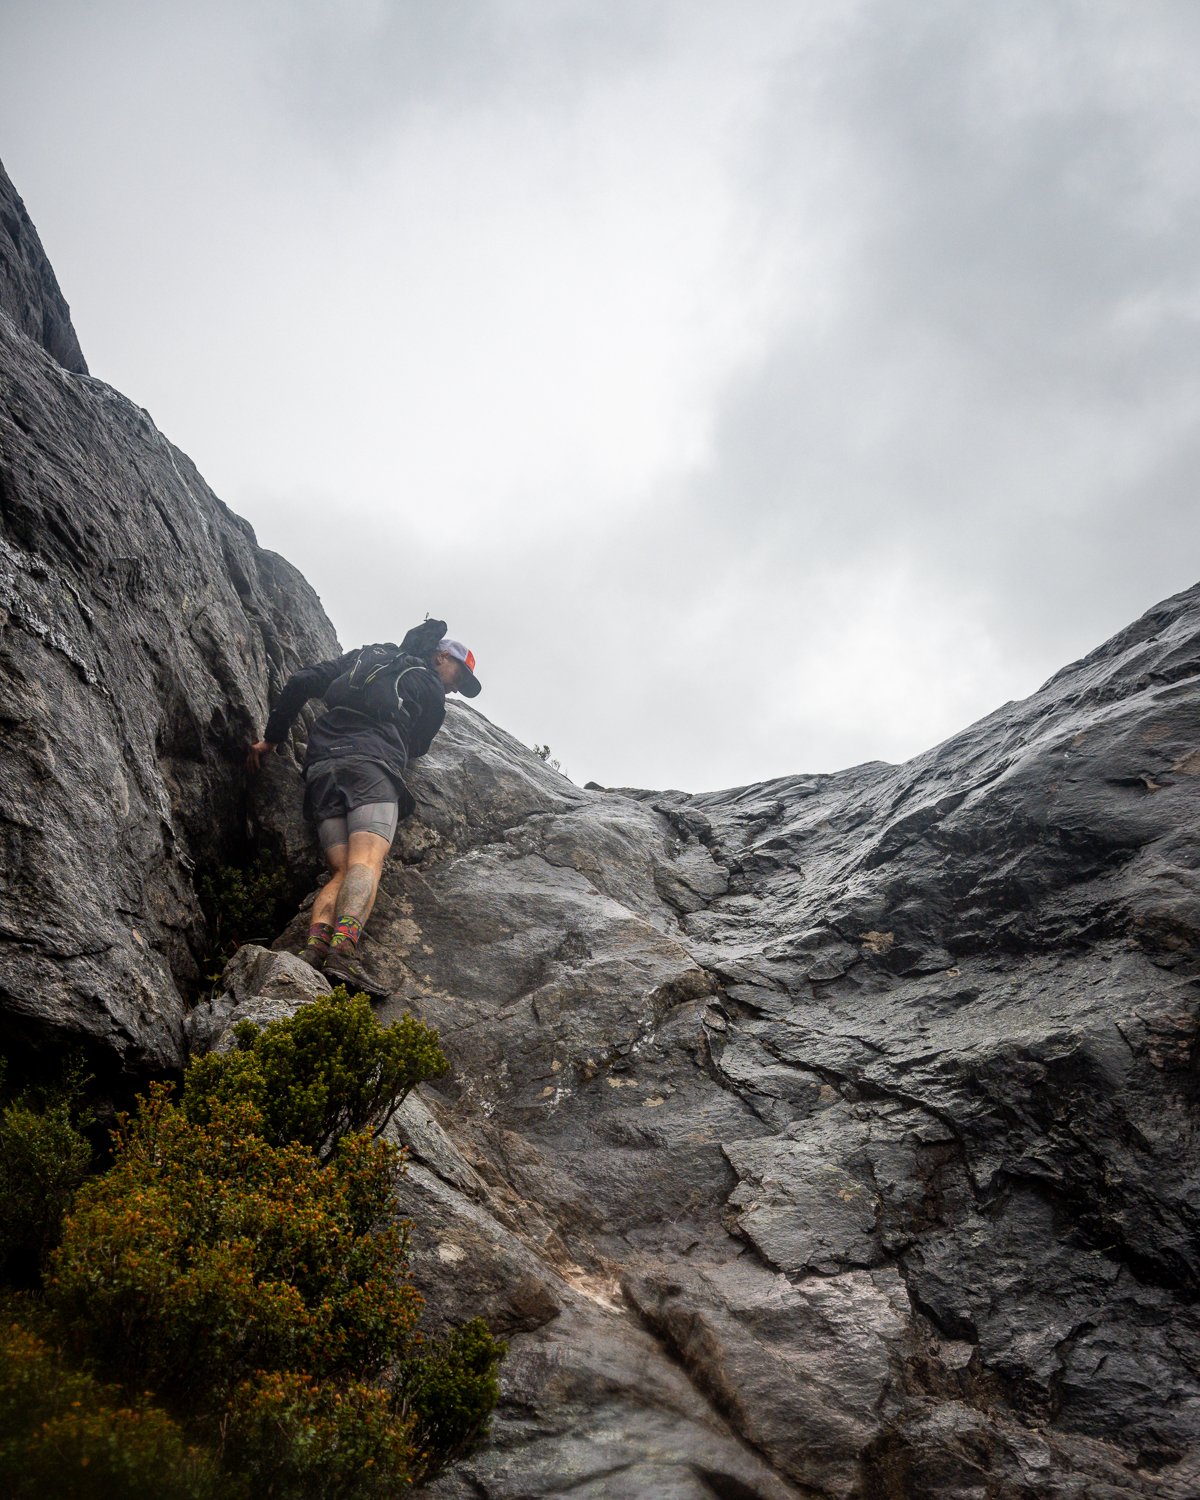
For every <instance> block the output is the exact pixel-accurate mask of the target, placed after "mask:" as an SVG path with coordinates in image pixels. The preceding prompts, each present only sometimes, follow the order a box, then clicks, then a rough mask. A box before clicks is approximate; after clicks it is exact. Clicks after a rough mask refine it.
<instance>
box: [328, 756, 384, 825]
mask: <svg viewBox="0 0 1200 1500" xmlns="http://www.w3.org/2000/svg"><path fill="white" fill-rule="evenodd" d="M406 798H407V788H402V787H398V786H397V785H396V782H395V781H394V780H393V778H392V777H391V776H389V775H388V773H387V772H386V771H385V770H384V769H383V767H382V766H381V765H380V764H379V762H378V761H374V760H359V759H357V758H356V757H354V756H340V757H338V758H337V759H335V760H319V761H317V763H316V765H313V766H309V767H308V769H307V770H306V771H305V773H304V815H305V817H308V818H311V819H312V820H313V822H314V823H323V822H324V821H325V819H326V818H344V817H345V816H346V814H347V813H349V812H352V811H353V810H354V809H355V808H356V807H364V806H366V805H367V804H368V803H371V802H396V803H400V802H402V801H404V800H406Z"/></svg>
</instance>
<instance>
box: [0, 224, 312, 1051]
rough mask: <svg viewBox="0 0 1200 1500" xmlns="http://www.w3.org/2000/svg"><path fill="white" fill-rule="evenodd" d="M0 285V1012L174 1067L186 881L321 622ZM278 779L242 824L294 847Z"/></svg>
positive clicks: (188, 948)
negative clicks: (69, 365)
mask: <svg viewBox="0 0 1200 1500" xmlns="http://www.w3.org/2000/svg"><path fill="white" fill-rule="evenodd" d="M5 212H6V213H7V210H5ZM5 222H7V220H6V221H5ZM30 232H32V231H30ZM34 243H36V240H35V241H34ZM6 264H7V263H6ZM46 275H47V276H49V275H50V273H49V269H48V268H46ZM52 279H53V278H52V277H51V280H52ZM5 287H7V291H6V293H5V295H4V296H3V297H0V307H3V309H4V311H0V1025H2V1026H3V1028H4V1030H5V1031H7V1032H9V1033H12V1032H13V1031H17V1032H20V1033H22V1034H24V1035H25V1036H28V1037H33V1038H35V1039H37V1038H39V1037H45V1036H46V1035H47V1034H48V1033H51V1034H52V1033H55V1032H58V1033H62V1034H64V1035H71V1036H74V1037H78V1038H82V1039H83V1040H84V1041H85V1042H86V1043H91V1044H94V1045H95V1046H96V1047H97V1048H99V1049H102V1050H103V1051H104V1052H107V1053H108V1054H110V1055H112V1056H114V1057H115V1058H117V1059H118V1060H120V1061H121V1062H122V1063H127V1064H130V1065H134V1066H138V1065H146V1064H154V1065H157V1066H160V1067H161V1066H171V1065H177V1064H178V1063H179V1062H180V1061H181V1060H182V1056H183V1011H184V1002H183V999H182V994H183V993H188V992H190V991H191V990H192V989H193V988H194V986H195V984H196V981H197V980H198V979H199V977H200V972H199V967H198V963H199V959H200V957H201V956H202V954H203V952H204V949H205V934H204V930H203V921H202V919H201V916H200V910H199V906H198V904H197V901H196V895H195V889H194V883H195V879H196V876H197V873H198V872H200V871H202V870H204V869H205V868H206V867H210V866H212V865H213V864H214V863H215V862H217V861H218V860H219V859H224V858H229V857H232V856H234V855H235V854H236V853H237V851H238V850H239V849H240V848H241V846H242V845H243V844H244V842H245V839H246V834H247V830H248V827H249V818H250V813H251V809H250V807H249V806H248V803H247V794H246V786H245V780H244V777H243V775H242V773H241V762H242V757H243V756H244V754H245V746H246V744H247V743H248V736H249V735H250V734H251V732H255V733H259V732H261V729H262V725H263V722H264V719H265V714H266V709H267V698H268V692H269V691H274V690H278V688H279V686H280V685H281V684H282V682H283V680H284V678H285V677H286V676H287V674H288V673H289V672H290V671H292V670H294V668H295V667H296V666H297V665H298V664H299V663H300V662H301V660H303V659H305V658H309V657H311V656H312V655H313V654H318V655H321V656H324V655H327V654H328V653H329V651H331V650H332V649H334V647H335V645H336V641H335V637H334V634H333V630H332V628H331V627H330V625H329V622H328V621H327V620H326V618H325V616H324V613H323V612H322V610H321V607H320V604H319V602H318V600H317V598H316V596H315V595H314V594H313V592H312V590H311V589H310V588H309V587H308V585H307V584H306V583H305V582H304V580H303V579H302V578H301V577H300V575H299V574H298V573H297V572H296V570H295V569H294V568H292V567H291V566H290V565H289V564H288V563H286V562H284V561H283V560H282V559H281V558H279V557H276V556H274V555H273V554H271V553H269V552H263V551H261V550H260V549H259V548H258V547H257V546H256V545H255V541H254V533H253V531H252V530H251V529H250V527H249V526H248V525H247V524H246V522H245V521H242V520H240V519H239V518H238V517H237V516H235V515H233V514H232V513H231V512H230V511H229V510H227V509H226V507H225V506H224V505H222V504H221V502H220V501H219V500H218V499H217V498H216V496H215V495H213V493H212V492H211V490H209V488H208V486H207V485H206V484H205V483H204V481H203V480H202V479H201V478H200V476H199V474H198V473H197V472H196V470H195V468H194V467H193V465H192V464H191V462H190V461H189V460H188V459H187V458H186V457H185V456H184V455H183V454H182V453H180V452H179V451H178V450H177V449H175V448H173V447H172V446H171V444H170V443H169V442H168V441H167V440H166V438H164V437H163V435H162V434H161V433H160V432H159V431H158V430H157V428H156V427H155V426H154V423H153V422H152V421H151V420H150V418H149V416H148V415H147V413H146V412H144V411H142V410H140V409H139V408H138V407H136V406H134V405H133V404H132V403H131V402H129V401H127V400H126V399H125V398H124V397H123V396H121V395H119V394H118V393H117V392H116V391H114V390H112V389H111V388H110V387H109V386H106V385H104V384H103V383H101V382H100V381H98V380H93V379H90V378H88V377H87V376H83V375H78V374H71V373H68V372H67V371H65V370H64V369H63V368H62V367H61V366H60V365H59V364H58V363H56V362H55V360H54V359H52V358H51V357H50V356H49V355H48V354H47V353H46V352H45V351H44V350H43V349H42V348H41V347H40V345H39V344H37V343H35V342H33V340H32V339H30V338H28V337H26V336H24V334H23V333H22V332H21V331H20V330H19V328H18V327H17V326H15V325H14V323H13V321H12V320H11V318H10V317H9V316H7V315H6V312H7V309H8V307H9V306H10V305H11V301H12V297H11V292H12V284H11V281H9V282H5V280H4V278H2V277H0V288H5ZM277 775H278V772H277V770H276V768H274V767H273V768H272V769H271V772H270V773H269V775H268V777H267V779H266V782H265V783H264V786H263V787H262V788H260V789H259V791H258V799H259V801H258V807H257V813H258V827H259V829H260V831H261V833H262V834H263V836H265V837H267V838H268V839H269V840H270V841H271V842H272V843H273V844H274V845H275V846H276V847H281V848H286V849H288V850H289V851H290V852H291V853H293V854H297V855H299V853H300V851H303V856H302V857H304V858H308V857H310V856H309V850H308V843H307V833H306V831H305V830H304V829H303V827H302V825H301V823H300V819H299V813H298V809H297V808H295V806H294V805H293V804H292V802H291V799H290V796H289V797H288V798H287V799H285V800H284V801H283V802H281V803H279V804H278V806H276V805H274V804H273V803H272V799H271V796H270V789H271V787H272V786H273V785H274V784H275V782H276V778H277Z"/></svg>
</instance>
